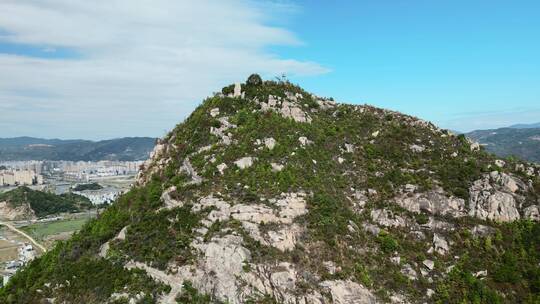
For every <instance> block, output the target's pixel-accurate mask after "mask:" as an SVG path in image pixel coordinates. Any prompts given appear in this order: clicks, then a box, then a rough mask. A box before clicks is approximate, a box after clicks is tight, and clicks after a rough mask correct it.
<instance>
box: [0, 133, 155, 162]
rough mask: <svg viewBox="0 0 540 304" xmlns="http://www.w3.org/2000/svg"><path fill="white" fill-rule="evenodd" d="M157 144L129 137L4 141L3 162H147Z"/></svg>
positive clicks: (0, 147)
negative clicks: (97, 139)
mask: <svg viewBox="0 0 540 304" xmlns="http://www.w3.org/2000/svg"><path fill="white" fill-rule="evenodd" d="M155 142H156V139H155V138H151V137H125V138H118V139H110V140H101V141H90V140H80V139H74V140H63V139H42V138H34V137H15V138H0V161H9V160H71V161H99V160H121V161H135V160H145V159H147V158H148V157H149V155H150V151H152V149H153V147H154V145H155Z"/></svg>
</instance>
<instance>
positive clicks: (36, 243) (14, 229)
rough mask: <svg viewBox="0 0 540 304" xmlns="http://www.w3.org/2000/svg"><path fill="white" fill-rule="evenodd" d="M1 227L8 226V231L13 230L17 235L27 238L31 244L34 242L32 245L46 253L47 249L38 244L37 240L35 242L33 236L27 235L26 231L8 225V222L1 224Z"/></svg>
mask: <svg viewBox="0 0 540 304" xmlns="http://www.w3.org/2000/svg"><path fill="white" fill-rule="evenodd" d="M0 225H2V226H6V227H8V229H10V230H13V231H15V232H16V233H18V234H20V235H22V236H24V237H25V238H27V239H28V240H29V241H30V242H32V244H34V245H35V246H36V247H38V248H39V249H41V250H42V251H43V252H46V251H47V249H46V248H45V247H43V246H42V245H41V244H40V243H38V242H36V240H34V239H33V238H32V237H31V236H29V235H28V234H26V232H24V231H21V230H19V229H17V228H15V227H14V226H13V225H11V224H9V223H6V222H0Z"/></svg>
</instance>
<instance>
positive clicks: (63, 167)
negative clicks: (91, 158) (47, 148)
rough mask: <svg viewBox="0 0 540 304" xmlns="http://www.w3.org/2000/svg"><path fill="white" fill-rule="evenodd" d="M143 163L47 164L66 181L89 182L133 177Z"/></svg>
mask: <svg viewBox="0 0 540 304" xmlns="http://www.w3.org/2000/svg"><path fill="white" fill-rule="evenodd" d="M143 163H144V162H143V161H98V162H86V161H77V162H72V161H60V162H54V163H49V164H48V166H49V167H51V168H52V170H51V171H52V172H57V173H58V172H61V173H63V175H64V177H65V178H66V179H70V180H78V181H89V180H91V179H94V178H103V177H111V176H123V175H134V174H137V172H138V171H139V167H140V166H141V165H142V164H143ZM49 167H47V168H46V169H49Z"/></svg>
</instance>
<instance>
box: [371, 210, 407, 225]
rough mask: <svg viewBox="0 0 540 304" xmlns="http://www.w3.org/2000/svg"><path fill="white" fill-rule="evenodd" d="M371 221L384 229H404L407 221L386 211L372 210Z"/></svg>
mask: <svg viewBox="0 0 540 304" xmlns="http://www.w3.org/2000/svg"><path fill="white" fill-rule="evenodd" d="M371 219H372V220H373V222H375V223H377V224H379V225H381V226H384V227H406V226H407V221H406V220H405V218H403V217H401V216H399V215H395V214H394V213H393V212H392V211H390V210H387V209H374V210H372V211H371Z"/></svg>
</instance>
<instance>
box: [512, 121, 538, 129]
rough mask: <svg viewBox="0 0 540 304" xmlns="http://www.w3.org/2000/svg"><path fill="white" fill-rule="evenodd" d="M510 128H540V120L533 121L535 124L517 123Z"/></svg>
mask: <svg viewBox="0 0 540 304" xmlns="http://www.w3.org/2000/svg"><path fill="white" fill-rule="evenodd" d="M509 128H514V129H528V128H540V122H538V123H533V124H516V125H512V126H510V127H509Z"/></svg>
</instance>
